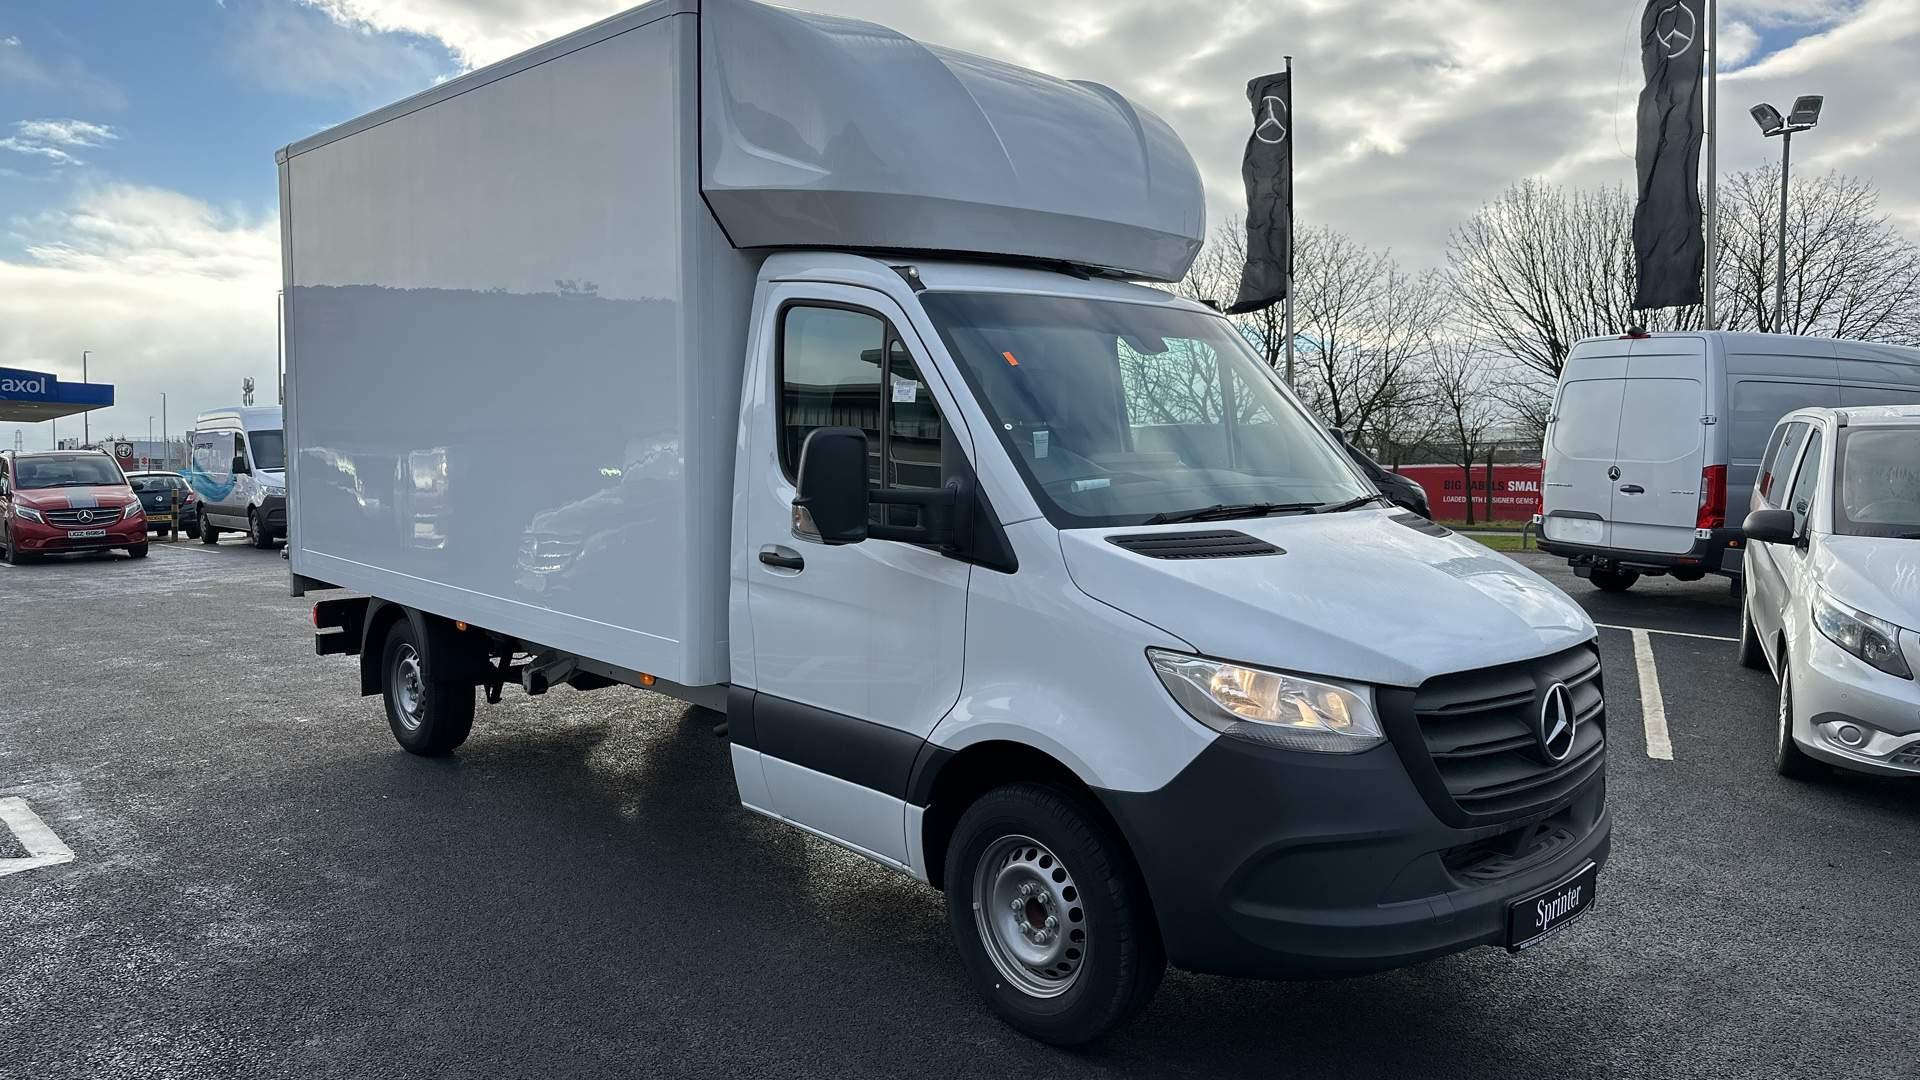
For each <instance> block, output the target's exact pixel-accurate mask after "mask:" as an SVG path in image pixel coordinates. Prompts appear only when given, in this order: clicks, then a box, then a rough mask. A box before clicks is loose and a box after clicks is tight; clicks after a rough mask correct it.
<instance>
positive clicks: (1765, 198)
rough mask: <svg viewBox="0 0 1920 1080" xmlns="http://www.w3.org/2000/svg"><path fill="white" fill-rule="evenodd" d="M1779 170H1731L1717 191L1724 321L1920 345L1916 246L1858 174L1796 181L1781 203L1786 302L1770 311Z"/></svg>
mask: <svg viewBox="0 0 1920 1080" xmlns="http://www.w3.org/2000/svg"><path fill="white" fill-rule="evenodd" d="M1779 215H1780V169H1779V167H1777V166H1768V167H1766V168H1764V169H1755V170H1751V171H1748V172H1739V173H1734V174H1733V175H1732V176H1729V177H1727V178H1726V180H1725V181H1723V183H1722V185H1721V189H1720V235H1721V237H1722V239H1723V243H1722V244H1721V246H1720V288H1719V291H1718V299H1719V301H1720V308H1721V312H1720V318H1721V325H1722V326H1723V327H1725V328H1726V329H1729V330H1761V331H1779V332H1783V333H1789V334H1818V335H1821V336H1828V337H1844V338H1857V339H1860V340H1864V341H1890V342H1895V343H1900V344H1920V248H1916V247H1915V246H1914V245H1913V244H1912V243H1911V242H1910V241H1908V240H1907V239H1906V238H1905V237H1903V236H1901V235H1900V234H1899V233H1898V232H1897V231H1896V230H1895V229H1894V227H1893V226H1892V224H1891V223H1890V222H1889V221H1888V219H1887V216H1886V215H1885V214H1882V213H1881V212H1880V193H1879V191H1878V190H1877V189H1876V188H1875V187H1874V186H1873V185H1872V184H1871V183H1869V182H1868V181H1866V180H1862V179H1860V178H1859V177H1855V176H1842V175H1840V174H1838V173H1828V174H1826V175H1824V176H1811V177H1806V178H1804V179H1799V180H1796V181H1794V185H1793V189H1792V193H1791V198H1790V199H1789V200H1788V204H1787V297H1786V299H1787V309H1786V312H1785V314H1784V317H1779V313H1777V312H1776V311H1775V306H1776V305H1775V302H1774V285H1775V281H1776V276H1775V275H1776V274H1777V272H1778V267H1779V265H1780V263H1779V248H1778V245H1779V242H1780V217H1779Z"/></svg>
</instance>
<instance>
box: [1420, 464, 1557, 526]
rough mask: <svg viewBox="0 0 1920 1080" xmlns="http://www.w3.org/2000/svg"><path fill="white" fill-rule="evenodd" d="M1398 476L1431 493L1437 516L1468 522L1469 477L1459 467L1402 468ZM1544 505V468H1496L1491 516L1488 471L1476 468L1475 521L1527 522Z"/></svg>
mask: <svg viewBox="0 0 1920 1080" xmlns="http://www.w3.org/2000/svg"><path fill="white" fill-rule="evenodd" d="M1394 472H1397V473H1400V474H1402V475H1404V476H1406V477H1408V478H1409V479H1412V480H1415V481H1417V482H1418V483H1419V484H1420V486H1421V487H1424V488H1426V489H1427V501H1428V502H1429V503H1430V504H1431V508H1432V510H1433V516H1434V517H1435V518H1439V519H1442V520H1446V521H1465V520H1466V519H1467V474H1466V472H1464V471H1463V470H1462V469H1461V468H1460V466H1458V465H1402V466H1401V467H1399V468H1398V469H1395V470H1394ZM1539 505H1540V466H1539V465H1538V464H1533V465H1495V466H1494V467H1493V506H1492V511H1493V512H1492V515H1491V516H1489V515H1488V512H1487V511H1488V506H1487V467H1486V466H1485V465H1475V466H1474V467H1473V520H1475V521H1525V520H1527V519H1528V518H1531V517H1532V516H1533V515H1534V513H1535V512H1536V511H1537V510H1538V509H1539Z"/></svg>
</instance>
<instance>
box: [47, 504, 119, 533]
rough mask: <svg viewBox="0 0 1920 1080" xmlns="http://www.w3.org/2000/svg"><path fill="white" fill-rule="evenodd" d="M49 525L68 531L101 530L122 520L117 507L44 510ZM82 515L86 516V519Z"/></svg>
mask: <svg viewBox="0 0 1920 1080" xmlns="http://www.w3.org/2000/svg"><path fill="white" fill-rule="evenodd" d="M41 513H43V514H45V515H46V516H47V524H49V525H59V526H61V527H62V528H67V529H100V528H105V527H106V526H108V525H111V524H113V523H114V522H116V521H119V520H120V508H119V507H117V506H90V507H87V508H85V509H80V510H42V511H41ZM82 514H84V515H86V516H85V517H84V518H83V517H82V516H81V515H82Z"/></svg>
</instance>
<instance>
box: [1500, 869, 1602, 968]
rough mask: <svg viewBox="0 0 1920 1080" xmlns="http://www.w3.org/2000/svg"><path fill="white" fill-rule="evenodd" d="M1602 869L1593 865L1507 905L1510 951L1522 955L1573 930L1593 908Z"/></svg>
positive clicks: (1508, 948)
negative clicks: (1552, 938) (1524, 951)
mask: <svg viewBox="0 0 1920 1080" xmlns="http://www.w3.org/2000/svg"><path fill="white" fill-rule="evenodd" d="M1599 881H1600V868H1599V867H1598V866H1595V865H1594V864H1593V863H1588V864H1587V865H1585V866H1583V867H1581V868H1580V869H1579V871H1578V872H1576V873H1575V874H1574V875H1573V876H1572V877H1570V878H1566V879H1564V880H1563V881H1561V882H1560V883H1559V884H1557V885H1552V886H1549V887H1547V888H1545V889H1541V890H1540V891H1539V892H1536V893H1533V894H1531V895H1529V896H1526V897H1524V898H1522V899H1519V900H1515V901H1514V902H1513V903H1511V904H1509V905H1507V950H1508V951H1509V952H1519V951H1520V950H1521V949H1524V948H1527V947H1528V946H1531V945H1537V944H1539V943H1540V942H1542V941H1544V940H1546V939H1547V938H1548V937H1551V936H1552V935H1554V934H1556V933H1558V932H1560V931H1561V930H1564V929H1566V928H1567V927H1568V926H1571V925H1572V924H1573V923H1574V922H1575V921H1576V920H1578V919H1579V918H1580V916H1582V915H1585V914H1586V913H1587V911H1588V909H1590V908H1592V907H1593V890H1594V887H1595V886H1596V885H1597V884H1598V883H1599Z"/></svg>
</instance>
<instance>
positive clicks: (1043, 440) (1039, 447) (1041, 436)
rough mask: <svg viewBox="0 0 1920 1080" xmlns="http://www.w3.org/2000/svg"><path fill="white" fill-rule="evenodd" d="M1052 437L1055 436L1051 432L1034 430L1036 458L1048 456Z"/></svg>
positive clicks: (1034, 454)
mask: <svg viewBox="0 0 1920 1080" xmlns="http://www.w3.org/2000/svg"><path fill="white" fill-rule="evenodd" d="M1052 438H1053V436H1052V433H1051V432H1046V431H1036V432H1034V433H1033V456H1034V457H1036V458H1043V457H1046V456H1047V443H1048V442H1050V441H1051V440H1052Z"/></svg>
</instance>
